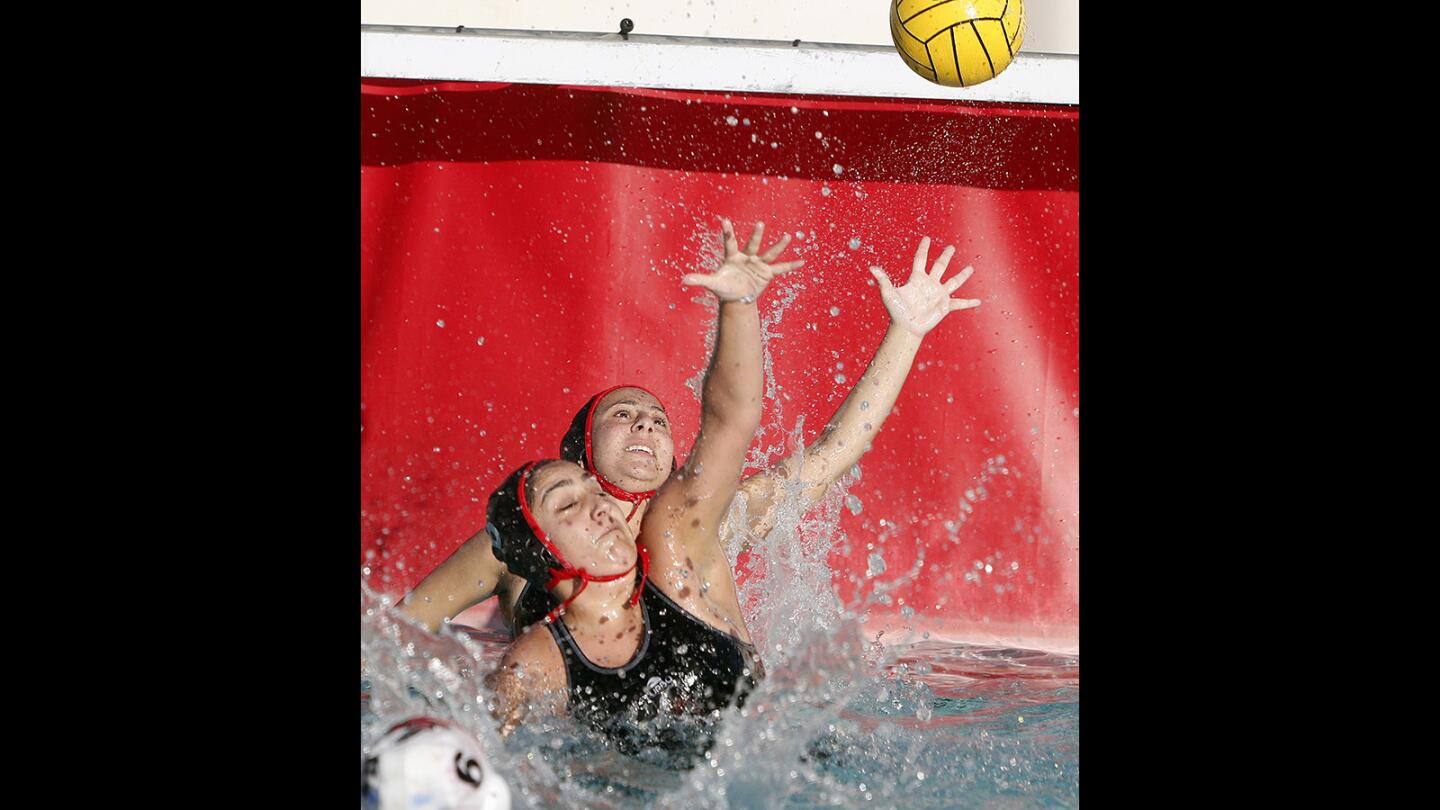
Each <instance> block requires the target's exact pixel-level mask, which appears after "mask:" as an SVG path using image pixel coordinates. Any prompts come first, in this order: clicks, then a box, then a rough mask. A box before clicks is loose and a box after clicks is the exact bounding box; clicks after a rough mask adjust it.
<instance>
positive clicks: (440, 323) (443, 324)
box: [435, 321, 445, 329]
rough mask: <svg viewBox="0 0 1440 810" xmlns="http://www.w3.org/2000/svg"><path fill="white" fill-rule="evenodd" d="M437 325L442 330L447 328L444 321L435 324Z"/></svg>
mask: <svg viewBox="0 0 1440 810" xmlns="http://www.w3.org/2000/svg"><path fill="white" fill-rule="evenodd" d="M435 325H436V326H438V327H440V328H441V329H444V328H445V322H444V321H436V322H435Z"/></svg>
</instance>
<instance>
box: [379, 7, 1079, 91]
mask: <svg viewBox="0 0 1440 810" xmlns="http://www.w3.org/2000/svg"><path fill="white" fill-rule="evenodd" d="M360 75H361V76H362V77H365V78H377V79H380V78H383V79H420V80H433V81H472V82H517V83H521V84H560V85H593V86H600V87H645V88H655V89H661V90H709V91H734V92H752V93H788V94H800V95H839V96H862V97H875V98H903V99H938V100H945V101H989V102H1022V103H1035V104H1064V105H1079V103H1080V57H1079V56H1078V55H1071V54H1044V53H1026V52H1024V51H1023V50H1022V51H1021V52H1020V54H1019V55H1017V56H1016V57H1015V61H1014V62H1013V63H1012V64H1011V65H1010V66H1009V67H1008V68H1006V69H1005V70H1004V71H1002V72H1001V74H1000V75H999V76H997V77H995V78H994V79H991V80H990V81H988V82H984V83H982V84H979V85H976V86H974V87H969V88H952V87H942V86H940V85H937V84H932V83H931V82H928V81H926V80H924V79H922V78H920V77H919V76H917V75H915V74H914V73H913V72H911V71H910V69H909V68H908V67H906V66H905V64H904V63H903V62H902V61H901V59H900V56H899V55H898V54H897V53H896V52H895V49H894V48H888V47H882V46H874V45H846V44H835V43H809V42H801V43H800V44H799V45H794V44H792V43H790V42H773V41H759V40H724V39H710V38H701V37H664V36H654V35H641V34H631V35H630V36H629V39H624V38H622V37H621V35H620V34H591V33H577V32H564V31H509V30H504V31H502V30H492V29H469V28H466V29H463V30H458V31H457V30H456V29H451V28H429V27H409V26H380V25H362V26H360Z"/></svg>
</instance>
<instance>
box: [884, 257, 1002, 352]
mask: <svg viewBox="0 0 1440 810" xmlns="http://www.w3.org/2000/svg"><path fill="white" fill-rule="evenodd" d="M929 253H930V237H928V236H927V237H925V238H924V239H921V240H920V247H919V248H918V249H916V251H915V261H914V263H913V264H912V265H911V268H910V280H909V281H907V282H905V285H904V286H901V287H896V286H895V285H894V284H891V283H890V277H889V276H887V275H885V271H884V270H881V269H880V268H878V267H872V268H870V275H872V276H874V277H875V281H876V282H877V283H879V285H880V297H881V298H882V299H883V300H884V301H885V309H887V310H889V312H890V321H891V322H892V323H895V324H898V325H900V326H903V327H905V328H906V329H908V330H909V331H910V332H911V333H912V334H914V335H916V336H917V337H924V336H925V333H926V332H929V331H930V330H931V329H934V328H935V324H937V323H940V321H941V319H942V318H944V317H945V316H946V315H949V314H950V313H952V312H954V311H956V310H960V309H971V308H973V307H978V306H980V299H978V298H951V297H950V294H951V293H953V292H955V290H957V289H959V287H960V285H961V284H964V283H965V281H966V280H967V279H969V278H970V274H971V273H973V272H975V268H973V267H969V266H966V267H965V269H963V270H961V271H960V272H959V273H957V274H955V275H954V276H953V277H951V279H950V280H949V281H946V282H944V283H941V281H940V278H941V277H942V276H944V275H945V268H946V267H948V266H949V265H950V257H951V256H954V255H955V246H954V245H950V246H948V247H946V248H945V250H944V252H942V253H941V254H940V258H938V259H936V260H935V264H933V265H931V266H930V272H929V273H926V272H925V260H926V258H928V256H929Z"/></svg>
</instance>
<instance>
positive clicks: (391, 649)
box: [361, 588, 1080, 808]
mask: <svg viewBox="0 0 1440 810" xmlns="http://www.w3.org/2000/svg"><path fill="white" fill-rule="evenodd" d="M362 590H364V589H363V588H362ZM362 599H363V601H364V604H362V610H361V612H362V635H363V640H362V663H361V738H362V746H364V747H366V748H368V746H369V745H370V744H371V743H372V742H373V741H374V740H375V739H377V738H378V737H379V735H380V734H381V733H383V732H384V730H385V728H386V727H388V725H389V724H390V723H393V722H395V721H397V720H399V719H403V718H404V717H406V716H412V715H417V714H427V715H430V716H438V717H444V718H447V719H451V720H453V721H454V722H456V723H457V724H459V725H462V726H463V727H465V728H466V729H468V730H469V731H471V732H472V733H474V734H475V735H476V736H477V737H478V738H479V739H480V741H481V744H482V746H484V747H485V750H486V751H487V752H489V754H490V756H491V759H492V764H493V765H494V766H495V767H496V769H497V770H498V771H500V772H501V773H502V774H504V775H505V777H506V778H507V780H508V781H509V783H510V786H511V792H512V795H513V796H514V801H515V806H516V807H535V808H550V807H566V808H572V807H573V808H581V807H585V808H592V807H594V808H638V807H661V808H681V807H685V808H692V807H700V808H750V807H756V808H759V807H787V808H812V807H901V806H903V807H907V808H954V807H987V808H988V807H1005V808H1011V807H1073V806H1076V805H1077V804H1078V802H1079V777H1080V770H1079V691H1080V686H1079V681H1080V661H1079V657H1078V655H1060V654H1050V653H1044V652H1039V651H1035V650H1022V649H1013V648H1004V647H994V646H981V645H974V644H962V643H954V642H944V641H938V640H924V641H919V642H915V643H909V644H902V645H889V646H881V645H879V644H878V643H876V642H869V643H866V642H865V641H864V640H863V639H862V638H861V636H860V634H859V632H858V631H856V630H855V627H854V625H845V624H843V623H842V624H841V625H840V626H838V627H836V628H835V629H834V630H833V632H831V633H826V634H816V635H814V636H813V637H811V638H810V639H809V640H808V641H803V642H801V644H800V645H799V646H798V648H794V649H790V650H788V651H787V655H785V656H783V659H784V660H783V661H781V662H780V665H779V666H778V667H770V666H769V662H767V669H769V673H770V674H769V676H768V677H767V678H766V680H765V681H764V682H762V684H761V686H760V688H759V689H757V690H756V692H755V693H754V694H753V695H752V696H751V699H750V700H749V701H748V702H747V704H746V706H745V708H744V709H734V708H732V709H731V710H730V712H729V713H728V714H727V716H726V717H725V718H724V720H723V723H722V725H721V727H720V731H719V733H718V734H717V736H716V738H715V742H714V745H713V746H712V747H711V748H710V750H709V751H708V752H706V754H705V756H704V759H702V760H699V761H698V762H696V763H695V766H694V767H693V768H688V769H687V768H683V767H678V766H677V763H675V762H673V761H667V758H666V757H665V756H664V755H657V756H655V757H644V756H642V757H628V756H625V755H622V754H619V753H618V752H615V751H614V750H612V749H611V748H610V747H609V746H607V745H606V743H605V741H604V740H603V739H600V738H598V736H597V735H595V734H593V733H592V732H590V731H589V730H588V729H586V728H582V727H581V726H578V725H576V724H573V723H571V722H570V721H569V720H567V719H564V718H551V719H547V720H542V721H536V722H533V723H531V724H528V725H526V726H523V727H522V728H521V729H519V730H517V731H516V733H514V734H513V735H511V736H510V737H509V738H508V739H505V740H503V741H502V740H501V739H500V737H499V736H498V734H497V733H496V731H495V727H494V724H493V722H492V721H491V720H490V718H489V717H488V716H487V712H486V710H485V695H484V690H483V688H482V687H481V685H480V683H481V677H480V676H481V675H483V674H484V673H485V672H488V671H490V670H491V669H493V667H494V665H495V663H496V662H497V661H498V660H499V657H500V656H501V654H502V653H503V651H504V648H505V645H506V644H507V643H508V641H509V637H508V634H506V633H504V632H503V631H501V632H495V631H483V630H470V629H461V628H459V627H455V628H449V629H447V630H445V631H444V632H442V633H441V634H440V635H439V636H435V635H431V634H428V633H425V632H424V631H423V630H421V629H419V628H417V627H415V626H413V625H411V624H409V623H408V622H407V621H404V620H403V619H399V618H397V617H396V616H395V615H394V614H393V612H392V610H391V608H390V607H389V606H388V604H387V602H388V601H389V600H388V598H384V599H382V598H380V597H378V596H376V595H375V594H373V593H370V592H368V590H366V591H365V593H364V595H363V597H362Z"/></svg>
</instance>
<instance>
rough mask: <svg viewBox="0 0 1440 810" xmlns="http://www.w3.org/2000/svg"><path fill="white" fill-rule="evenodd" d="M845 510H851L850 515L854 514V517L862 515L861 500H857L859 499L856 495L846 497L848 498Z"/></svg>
mask: <svg viewBox="0 0 1440 810" xmlns="http://www.w3.org/2000/svg"><path fill="white" fill-rule="evenodd" d="M845 508H846V509H849V510H850V514H852V515H858V514H860V509H861V506H860V499H859V498H857V497H855V496H854V495H846V496H845Z"/></svg>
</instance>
